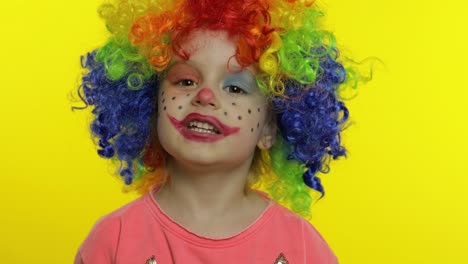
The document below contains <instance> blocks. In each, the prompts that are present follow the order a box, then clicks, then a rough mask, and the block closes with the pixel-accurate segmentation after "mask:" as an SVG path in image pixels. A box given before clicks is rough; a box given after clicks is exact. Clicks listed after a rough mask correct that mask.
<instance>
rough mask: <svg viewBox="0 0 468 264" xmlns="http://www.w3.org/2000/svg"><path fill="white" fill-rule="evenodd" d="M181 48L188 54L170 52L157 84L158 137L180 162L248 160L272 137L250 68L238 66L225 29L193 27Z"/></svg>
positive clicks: (264, 104) (238, 162)
mask: <svg viewBox="0 0 468 264" xmlns="http://www.w3.org/2000/svg"><path fill="white" fill-rule="evenodd" d="M182 48H183V50H184V51H185V52H187V53H188V54H189V55H190V57H189V59H188V60H184V59H182V58H180V57H178V56H174V59H173V61H172V62H171V64H170V65H169V67H168V69H167V74H166V75H165V79H164V80H163V81H162V82H161V87H160V89H159V98H158V100H159V102H158V105H159V107H158V111H159V112H158V113H159V115H158V116H159V117H158V121H157V132H158V137H159V142H160V143H161V145H162V146H163V148H164V149H165V150H166V151H167V153H168V154H169V155H170V156H171V157H172V158H173V159H175V160H177V161H178V162H183V163H188V164H199V165H223V166H226V165H233V166H239V165H241V164H248V165H250V162H251V160H252V157H253V153H254V150H255V147H256V146H257V145H258V146H260V147H262V148H265V147H269V146H268V140H266V138H267V137H271V135H269V134H268V131H269V130H268V129H267V127H268V126H266V124H265V123H266V119H267V116H268V113H267V111H268V110H269V109H268V106H267V99H266V98H265V96H263V95H262V93H261V92H260V90H259V89H258V87H257V85H256V81H255V75H254V74H255V70H254V68H253V67H248V68H245V69H244V70H242V71H241V67H240V66H239V64H238V63H237V61H236V59H235V58H234V57H233V55H234V54H235V51H236V43H235V42H233V41H231V40H230V39H229V38H228V36H227V34H226V33H225V32H223V31H220V32H213V31H197V32H194V33H193V34H192V35H191V38H190V39H189V40H187V41H186V42H185V43H184V44H183V45H182ZM228 62H229V69H228ZM267 125H268V124H267ZM265 142H267V144H266V145H265Z"/></svg>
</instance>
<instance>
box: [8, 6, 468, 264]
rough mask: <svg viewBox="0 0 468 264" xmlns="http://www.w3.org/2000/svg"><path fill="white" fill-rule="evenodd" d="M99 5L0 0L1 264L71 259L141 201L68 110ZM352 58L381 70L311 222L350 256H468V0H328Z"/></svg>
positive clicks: (93, 43)
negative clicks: (375, 60)
mask: <svg viewBox="0 0 468 264" xmlns="http://www.w3.org/2000/svg"><path fill="white" fill-rule="evenodd" d="M99 3H100V1H91V0H81V1H56V0H43V1H32V0H29V1H28V0H15V1H8V2H5V1H4V2H2V4H1V5H0V27H1V36H2V38H1V42H0V45H1V48H0V59H1V61H0V63H1V64H0V65H1V66H0V67H1V71H0V85H1V88H0V89H1V104H0V118H1V119H0V124H1V130H0V131H1V132H0V135H1V148H0V149H1V159H0V164H1V165H0V166H1V167H0V168H1V170H0V173H1V181H0V185H1V187H0V188H1V191H0V205H1V207H0V210H1V214H2V215H1V217H0V262H1V263H71V262H72V260H73V257H74V255H75V253H76V250H77V248H78V246H79V244H80V243H81V242H82V240H83V239H84V238H85V236H86V235H87V233H88V232H89V230H90V228H91V226H92V225H93V223H94V222H95V221H96V220H97V219H98V217H100V216H102V215H104V214H106V213H108V212H110V211H112V210H114V209H116V208H117V207H119V206H121V205H122V204H124V203H126V202H128V201H130V200H132V199H134V198H135V196H131V195H124V194H122V193H120V187H119V186H120V185H119V184H118V183H117V182H116V181H115V180H114V178H113V177H111V176H110V173H111V172H112V171H113V168H112V167H111V166H110V163H109V162H107V161H105V160H102V159H100V158H98V156H97V154H96V153H95V147H94V145H93V143H92V141H91V140H90V136H89V133H88V122H89V114H86V113H85V112H83V111H78V112H71V111H70V101H69V97H68V94H69V92H70V91H71V90H73V89H75V88H76V87H77V83H78V77H79V73H80V68H79V56H80V54H83V53H85V52H86V51H89V50H91V49H94V48H96V47H98V45H100V44H102V43H103V41H104V39H105V36H106V33H105V29H104V25H103V23H102V21H100V20H99V18H98V16H97V13H96V9H97V7H98V5H99ZM324 5H325V6H326V8H327V10H328V19H327V27H328V28H329V29H330V30H332V31H333V32H334V33H335V34H336V36H337V39H338V41H339V44H340V47H341V48H342V50H343V51H344V53H346V54H347V55H351V56H352V57H353V58H356V59H362V58H365V57H367V56H377V57H379V58H380V59H381V60H383V61H384V62H385V68H383V67H381V68H380V69H379V70H377V72H376V75H375V78H374V81H373V82H371V83H370V84H369V85H367V86H363V87H361V89H360V94H359V96H358V97H357V98H356V99H354V100H352V101H349V102H348V105H349V108H350V111H351V114H352V121H353V122H354V125H353V126H351V127H350V128H349V129H348V130H347V131H346V132H345V133H344V142H345V143H346V145H347V147H348V151H349V155H348V159H347V160H344V159H342V160H339V161H336V162H333V163H332V172H331V173H330V174H328V175H325V176H322V178H323V181H324V184H325V188H326V191H327V196H326V197H325V198H324V199H323V200H321V201H320V202H319V203H318V204H317V205H316V206H315V220H314V224H315V226H316V227H317V228H318V229H319V230H320V231H321V233H322V234H323V236H324V237H325V238H326V240H327V241H328V242H329V244H330V246H331V247H332V249H333V250H334V252H335V253H336V255H337V256H338V257H339V259H340V262H341V263H344V264H346V263H351V264H354V263H356V264H357V263H359V264H364V263H468V256H467V252H468V210H467V207H468V206H467V203H468V195H467V194H466V193H467V192H468V191H467V190H468V179H467V178H468V155H467V151H468V139H467V136H468V128H467V127H468V125H467V123H466V122H467V120H468V118H467V113H466V106H467V103H466V100H467V97H468V92H467V88H468V87H467V77H468V73H467V70H468V69H467V66H466V61H467V59H468V56H467V51H466V47H467V46H468V43H467V41H466V35H467V32H468V30H467V29H466V27H467V26H468V23H467V21H466V20H464V17H465V16H466V13H467V11H468V4H467V2H466V1H461V0H458V1H455V0H452V1H450V0H448V1H431V0H429V1H405V0H393V1H389V0H380V1H375V0H354V1H348V0H339V1H338V0H334V1H332V0H330V1H326V3H325V4H324Z"/></svg>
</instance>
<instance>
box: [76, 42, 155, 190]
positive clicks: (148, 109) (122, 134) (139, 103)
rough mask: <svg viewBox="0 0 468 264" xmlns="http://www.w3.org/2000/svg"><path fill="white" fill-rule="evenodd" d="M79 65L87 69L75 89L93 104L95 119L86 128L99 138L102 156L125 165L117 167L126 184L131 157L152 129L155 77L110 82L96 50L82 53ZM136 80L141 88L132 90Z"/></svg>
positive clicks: (129, 178)
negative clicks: (113, 158)
mask: <svg viewBox="0 0 468 264" xmlns="http://www.w3.org/2000/svg"><path fill="white" fill-rule="evenodd" d="M85 57H86V59H85ZM129 63H132V62H129ZM81 64H82V66H83V68H85V69H87V70H88V72H87V74H85V75H84V76H83V78H82V85H81V87H80V88H79V89H82V90H83V94H84V96H83V98H82V100H83V101H84V103H85V104H86V105H87V106H89V105H92V106H94V108H93V111H92V113H93V114H94V115H95V116H96V118H95V119H94V120H93V122H92V123H91V125H90V129H91V132H92V134H93V136H95V137H97V138H99V141H98V146H99V147H100V148H101V149H98V150H97V152H98V154H99V155H100V156H101V157H104V158H112V157H114V156H115V155H117V158H118V159H119V160H120V161H121V162H122V164H126V166H121V167H120V168H119V174H120V176H122V178H123V180H124V182H125V184H127V185H129V184H131V183H132V181H133V178H134V173H133V168H132V164H133V160H134V159H137V158H139V157H140V156H141V155H142V152H143V150H144V147H145V146H146V145H147V143H148V140H149V137H150V133H151V130H152V128H153V124H151V122H150V121H151V118H152V117H153V116H154V114H155V111H156V92H157V89H156V88H155V87H158V82H157V78H156V76H153V77H152V78H150V79H149V80H143V79H142V78H138V76H137V77H136V75H135V74H132V73H127V74H126V75H124V76H123V77H122V78H120V79H119V80H116V81H113V80H111V79H110V78H108V76H107V72H106V68H105V65H104V63H103V62H100V61H98V60H97V58H96V51H93V52H90V53H88V54H87V55H86V56H83V57H82V59H81ZM140 83H141V84H142V85H141V88H140V87H139V89H135V86H139V84H140ZM79 94H81V93H80V91H79Z"/></svg>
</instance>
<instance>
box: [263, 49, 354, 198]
mask: <svg viewBox="0 0 468 264" xmlns="http://www.w3.org/2000/svg"><path fill="white" fill-rule="evenodd" d="M337 56H338V54H337V52H334V53H332V54H331V55H325V56H323V57H322V58H321V59H320V71H319V74H318V76H317V79H316V81H315V83H313V84H312V85H309V86H307V85H304V84H301V83H299V82H297V81H294V80H287V81H285V82H284V83H285V98H282V97H278V96H274V97H273V98H272V105H273V108H274V111H275V112H276V114H277V117H278V118H277V120H278V127H279V130H280V134H281V136H282V137H283V139H284V141H285V142H286V143H287V144H288V145H289V146H290V148H288V149H289V153H288V155H287V157H288V159H290V160H295V161H297V162H299V163H301V164H304V166H305V169H306V171H305V173H304V174H303V180H304V183H305V184H306V185H307V186H309V187H310V188H312V189H314V190H317V191H319V192H321V193H322V196H323V195H324V194H325V192H324V189H323V186H322V184H321V183H320V179H319V178H318V177H317V176H316V175H317V173H319V172H321V173H327V172H328V171H329V167H328V165H327V164H326V162H327V159H328V157H332V158H333V159H337V158H339V157H341V156H346V149H345V148H344V147H342V146H341V136H340V132H341V131H342V130H343V129H344V124H345V123H346V121H347V120H348V118H349V111H348V109H347V108H346V106H345V104H344V103H343V102H342V101H340V100H339V98H338V95H337V89H338V86H339V85H340V84H342V83H343V82H344V81H345V79H346V72H345V69H344V67H343V65H341V64H340V63H338V62H337V61H336V58H337Z"/></svg>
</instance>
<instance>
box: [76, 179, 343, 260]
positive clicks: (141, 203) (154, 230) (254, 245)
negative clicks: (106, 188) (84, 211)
mask: <svg viewBox="0 0 468 264" xmlns="http://www.w3.org/2000/svg"><path fill="white" fill-rule="evenodd" d="M155 191H157V188H156V187H155V188H153V189H152V191H151V192H149V193H148V194H146V195H144V196H142V197H141V198H139V199H137V200H135V201H133V202H131V203H129V204H127V205H125V206H123V207H122V208H120V209H118V210H116V211H114V212H112V213H111V214H109V215H107V216H104V217H102V218H101V219H100V220H99V221H98V222H97V223H96V224H95V225H94V227H93V228H92V230H91V232H90V233H89V235H88V237H87V238H86V239H85V241H84V242H83V244H82V245H81V247H80V248H79V251H78V253H77V255H76V258H75V264H83V263H84V264H101V263H102V264H110V263H113V264H114V263H115V264H146V263H148V264H156V263H157V264H169V263H178V264H186V263H190V264H210V263H216V264H218V263H223V264H234V263H235V264H239V263H242V264H247V263H249V264H250V263H252V264H253V263H255V264H286V263H289V264H306V263H307V264H310V263H314V264H325V263H326V264H334V263H338V261H337V259H336V257H335V255H334V254H333V252H332V251H331V250H330V248H329V247H328V245H327V243H326V242H325V241H324V239H323V238H322V237H321V236H320V234H319V233H318V232H317V230H316V229H315V228H314V227H313V226H312V225H311V224H310V223H309V222H307V221H306V220H304V219H303V218H301V217H300V216H298V215H296V214H294V213H292V212H291V211H289V210H288V209H286V208H285V207H282V206H281V205H279V204H277V203H275V202H274V201H273V200H271V199H269V198H268V196H266V194H265V193H261V192H259V193H260V194H261V195H262V196H263V197H264V198H265V199H267V200H268V201H269V205H268V207H267V208H266V209H265V210H264V212H263V213H262V214H261V215H260V216H259V217H258V218H257V220H256V221H255V222H254V223H252V224H251V225H250V226H249V227H247V228H246V229H245V230H243V231H242V232H240V233H238V234H236V235H234V236H231V237H227V238H223V239H211V238H207V237H203V236H199V235H197V234H194V233H192V232H190V231H189V230H187V229H185V228H184V227H183V226H181V225H179V224H178V223H176V222H175V221H174V220H172V219H171V218H170V217H169V216H168V215H166V214H165V213H164V212H163V211H162V210H161V208H160V207H159V206H158V204H157V202H156V200H155V199H154V198H153V195H152V194H153V193H154V192H155Z"/></svg>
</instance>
